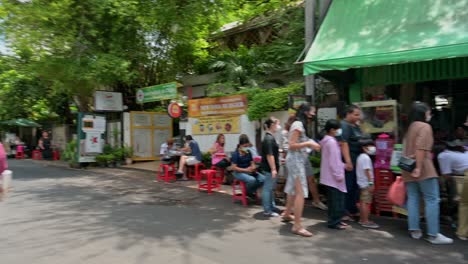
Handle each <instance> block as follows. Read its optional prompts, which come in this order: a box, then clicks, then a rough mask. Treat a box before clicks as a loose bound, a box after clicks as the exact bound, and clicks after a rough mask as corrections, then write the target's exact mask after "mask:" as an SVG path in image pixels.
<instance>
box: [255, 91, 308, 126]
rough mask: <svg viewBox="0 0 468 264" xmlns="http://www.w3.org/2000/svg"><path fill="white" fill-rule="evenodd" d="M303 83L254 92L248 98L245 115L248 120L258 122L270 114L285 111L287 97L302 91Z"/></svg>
mask: <svg viewBox="0 0 468 264" xmlns="http://www.w3.org/2000/svg"><path fill="white" fill-rule="evenodd" d="M303 85H304V84H303V83H291V84H289V85H288V86H286V87H281V88H274V89H268V90H261V91H259V90H255V93H254V95H251V96H250V98H249V108H248V110H247V115H248V117H249V120H258V119H261V118H263V117H266V115H267V114H268V113H270V112H274V111H281V110H286V108H287V105H288V95H290V94H297V93H300V92H301V91H302V90H303Z"/></svg>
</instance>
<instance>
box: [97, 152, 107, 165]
mask: <svg viewBox="0 0 468 264" xmlns="http://www.w3.org/2000/svg"><path fill="white" fill-rule="evenodd" d="M96 162H97V164H98V165H99V167H101V168H104V167H106V165H107V155H105V154H99V155H97V156H96Z"/></svg>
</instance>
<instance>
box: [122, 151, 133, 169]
mask: <svg viewBox="0 0 468 264" xmlns="http://www.w3.org/2000/svg"><path fill="white" fill-rule="evenodd" d="M123 154H124V158H125V164H127V165H130V164H132V163H133V159H132V157H133V148H132V147H129V146H125V147H123Z"/></svg>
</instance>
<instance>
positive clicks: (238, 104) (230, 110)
mask: <svg viewBox="0 0 468 264" xmlns="http://www.w3.org/2000/svg"><path fill="white" fill-rule="evenodd" d="M246 109H247V97H246V96H245V95H232V96H223V97H217V98H204V99H197V100H189V101H188V111H189V117H198V116H209V115H242V114H244V113H245V111H246Z"/></svg>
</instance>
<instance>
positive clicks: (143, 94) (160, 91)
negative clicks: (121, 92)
mask: <svg viewBox="0 0 468 264" xmlns="http://www.w3.org/2000/svg"><path fill="white" fill-rule="evenodd" d="M176 97H177V83H175V82H171V83H165V84H160V85H155V86H150V87H146V88H141V89H138V90H137V94H136V101H137V103H139V104H142V103H148V102H155V101H160V100H167V99H174V98H176Z"/></svg>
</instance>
